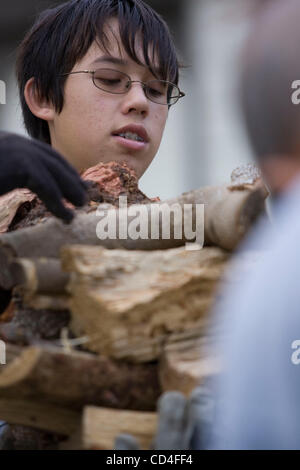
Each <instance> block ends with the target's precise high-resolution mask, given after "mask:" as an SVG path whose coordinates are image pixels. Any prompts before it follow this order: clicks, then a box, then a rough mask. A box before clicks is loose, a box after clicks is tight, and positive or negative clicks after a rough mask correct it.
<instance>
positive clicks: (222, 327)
mask: <svg viewBox="0 0 300 470" xmlns="http://www.w3.org/2000/svg"><path fill="white" fill-rule="evenodd" d="M299 24H300V3H299V1H297V0H287V1H285V2H281V1H274V2H271V3H270V4H268V6H267V7H266V8H265V9H264V10H263V12H262V14H261V15H260V17H259V18H258V19H257V22H256V24H255V26H254V30H253V31H252V33H251V35H250V38H249V40H248V42H247V45H246V48H245V50H244V53H243V68H242V80H241V102H242V107H243V111H244V114H245V118H246V123H247V128H248V132H249V136H250V140H251V143H252V145H253V149H254V151H255V154H256V157H257V161H258V163H259V165H260V167H261V169H262V172H263V176H264V179H265V181H266V182H267V184H268V185H269V188H270V190H271V193H272V195H273V196H274V205H273V224H272V225H271V226H269V225H267V224H266V223H265V222H264V221H261V223H260V225H259V226H258V227H256V229H255V230H254V232H253V233H252V234H251V236H250V237H249V238H248V240H247V241H246V242H245V243H244V244H243V246H242V247H241V248H240V251H243V250H251V249H254V250H256V249H258V250H261V255H260V259H259V262H258V264H257V265H256V266H255V270H254V271H252V272H251V273H250V274H249V276H247V278H245V279H244V280H243V282H242V283H241V285H239V287H238V289H237V290H236V291H235V292H230V293H229V292H226V289H225V291H224V293H225V301H222V304H221V303H220V305H219V306H216V309H215V315H214V324H215V327H216V330H215V331H219V334H217V335H216V337H215V338H217V339H216V341H215V350H216V353H217V354H218V355H220V357H221V360H222V371H223V372H222V374H220V375H219V376H218V378H217V379H216V380H215V383H214V387H213V391H214V394H215V396H216V397H217V398H216V411H215V417H214V420H213V428H212V431H213V433H212V438H211V441H210V445H209V447H210V448H215V449H300V400H299V390H300V365H299V366H298V363H299V362H300V361H299V359H298V358H299V357H300V354H298V349H299V345H300V341H299V342H297V340H299V339H300V248H299V240H300V105H296V104H293V101H294V100H292V95H293V93H295V90H294V89H293V88H292V85H293V83H294V81H295V80H299V79H300V56H299V50H298V44H299V42H300V28H299ZM212 331H213V329H212ZM299 351H300V349H299Z"/></svg>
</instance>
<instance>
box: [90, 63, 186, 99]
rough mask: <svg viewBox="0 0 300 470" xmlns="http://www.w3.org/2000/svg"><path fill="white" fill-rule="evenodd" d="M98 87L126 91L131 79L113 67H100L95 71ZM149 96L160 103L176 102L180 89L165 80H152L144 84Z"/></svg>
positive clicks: (113, 91)
mask: <svg viewBox="0 0 300 470" xmlns="http://www.w3.org/2000/svg"><path fill="white" fill-rule="evenodd" d="M94 84H95V85H96V87H98V88H100V89H101V90H103V91H107V92H109V93H115V94H122V93H126V92H127V90H128V88H129V87H130V80H129V78H128V76H127V75H126V74H124V73H123V72H119V71H117V70H112V69H98V70H96V71H95V73H94ZM144 90H145V94H146V95H147V97H148V98H149V99H150V100H151V101H154V102H155V103H158V104H168V105H171V104H174V103H176V101H177V100H178V98H179V93H180V92H179V89H178V88H177V87H176V86H175V85H172V83H169V82H166V81H163V80H150V81H148V82H147V84H146V85H145V86H144Z"/></svg>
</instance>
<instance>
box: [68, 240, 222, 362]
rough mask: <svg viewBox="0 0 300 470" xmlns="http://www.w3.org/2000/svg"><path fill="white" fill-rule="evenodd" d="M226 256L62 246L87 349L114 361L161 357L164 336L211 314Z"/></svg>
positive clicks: (74, 324)
mask: <svg viewBox="0 0 300 470" xmlns="http://www.w3.org/2000/svg"><path fill="white" fill-rule="evenodd" d="M227 259H228V254H227V253H226V252H224V251H223V250H221V249H219V248H212V247H211V248H204V249H203V250H199V251H187V250H185V249H184V248H177V249H173V250H166V251H153V252H143V251H126V250H106V249H104V248H102V247H96V246H90V247H89V246H81V245H75V246H74V245H73V246H70V247H65V248H64V249H63V250H62V265H63V268H64V269H65V270H66V271H69V272H72V279H71V281H70V283H69V286H68V291H69V292H70V301H69V307H70V310H71V315H72V320H71V323H70V328H71V330H72V331H73V332H74V334H75V335H76V336H86V337H88V338H89V340H88V342H87V344H86V345H85V347H86V348H88V349H89V350H92V351H95V352H98V353H101V354H105V355H108V356H111V357H115V358H117V359H128V360H130V361H138V362H145V361H151V360H153V359H156V358H157V357H159V355H160V353H161V351H162V346H163V344H164V343H165V340H166V337H167V336H168V335H169V334H171V333H177V332H181V331H185V330H187V329H193V328H195V326H196V325H197V322H199V321H202V319H203V317H205V315H206V314H207V312H208V311H209V309H210V306H211V304H212V301H213V298H214V291H215V287H216V284H217V282H218V280H219V279H220V276H221V274H222V272H223V269H224V267H225V265H226V261H227Z"/></svg>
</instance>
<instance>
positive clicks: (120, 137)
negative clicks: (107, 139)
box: [112, 124, 149, 150]
mask: <svg viewBox="0 0 300 470" xmlns="http://www.w3.org/2000/svg"><path fill="white" fill-rule="evenodd" d="M112 136H113V137H114V138H115V139H116V141H117V142H118V143H119V144H120V145H122V146H123V147H126V148H130V149H131V150H142V149H143V148H145V147H146V145H147V144H148V143H149V136H148V134H147V131H146V129H145V128H144V127H143V126H140V125H137V124H132V125H129V126H125V127H122V128H121V129H118V130H117V131H114V132H113V133H112Z"/></svg>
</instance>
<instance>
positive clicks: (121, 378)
mask: <svg viewBox="0 0 300 470" xmlns="http://www.w3.org/2000/svg"><path fill="white" fill-rule="evenodd" d="M7 355H8V356H9V357H10V360H9V361H8V362H7V364H6V365H4V366H2V367H1V369H0V419H1V420H5V421H7V422H8V423H15V424H21V425H26V426H32V427H36V428H39V429H43V430H46V431H51V432H56V433H60V434H65V435H70V434H72V433H73V432H74V431H75V430H76V429H77V427H78V425H79V420H80V413H81V411H82V409H83V407H84V406H85V405H97V406H106V407H110V408H124V409H134V410H145V411H151V410H154V409H155V405H156V401H157V398H158V397H159V395H160V392H161V390H160V387H159V384H158V376H157V365H156V364H147V365H143V366H140V365H132V364H130V365H129V364H126V363H124V362H123V363H120V362H117V361H113V360H111V359H108V358H105V357H99V356H95V355H93V354H89V353H84V352H79V351H74V350H73V351H72V352H71V353H69V352H66V351H64V350H63V349H62V348H57V347H53V346H45V345H43V346H38V345H36V346H30V347H26V348H19V350H18V349H17V348H16V346H10V345H7Z"/></svg>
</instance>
